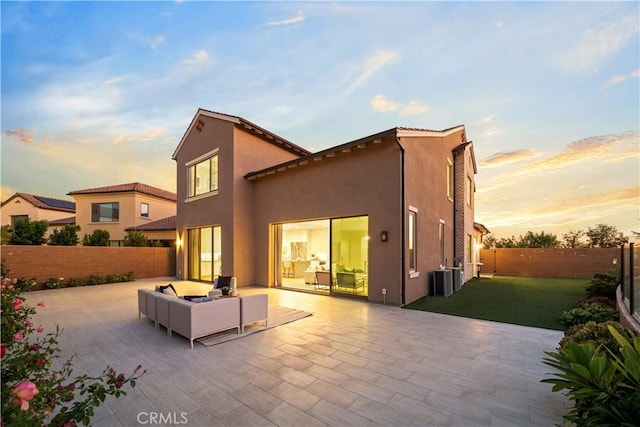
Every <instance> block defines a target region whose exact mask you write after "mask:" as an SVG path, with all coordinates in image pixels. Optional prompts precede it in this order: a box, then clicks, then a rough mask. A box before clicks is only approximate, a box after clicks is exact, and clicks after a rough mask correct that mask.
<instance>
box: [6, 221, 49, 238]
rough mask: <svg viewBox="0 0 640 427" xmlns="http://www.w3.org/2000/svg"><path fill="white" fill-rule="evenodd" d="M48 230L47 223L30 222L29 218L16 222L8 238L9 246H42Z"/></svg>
mask: <svg viewBox="0 0 640 427" xmlns="http://www.w3.org/2000/svg"><path fill="white" fill-rule="evenodd" d="M48 228H49V221H47V220H42V221H31V220H30V219H29V218H25V219H20V220H18V221H16V223H15V225H14V226H13V232H12V233H11V237H10V238H9V244H10V245H42V244H44V243H46V241H47V239H45V238H44V235H45V234H46V233H47V229H48Z"/></svg>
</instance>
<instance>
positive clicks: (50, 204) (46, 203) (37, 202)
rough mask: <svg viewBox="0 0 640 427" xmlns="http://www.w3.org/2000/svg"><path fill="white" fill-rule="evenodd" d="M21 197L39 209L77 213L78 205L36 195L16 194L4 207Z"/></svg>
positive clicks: (5, 202)
mask: <svg viewBox="0 0 640 427" xmlns="http://www.w3.org/2000/svg"><path fill="white" fill-rule="evenodd" d="M17 197H20V198H21V199H23V200H25V201H27V202H29V203H31V204H32V205H33V206H34V207H36V208H38V209H48V210H54V211H62V212H71V213H75V211H76V204H75V203H74V202H71V201H69V200H61V199H54V198H53V197H44V196H36V195H35V194H28V193H15V194H14V195H13V196H11V197H9V198H8V199H7V200H5V201H4V202H2V206H5V205H6V204H7V203H9V202H10V201H11V200H13V199H15V198H17Z"/></svg>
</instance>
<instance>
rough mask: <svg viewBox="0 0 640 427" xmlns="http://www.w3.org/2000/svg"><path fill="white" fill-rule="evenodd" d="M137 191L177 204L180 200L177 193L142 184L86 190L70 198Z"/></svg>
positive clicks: (79, 191) (76, 192)
mask: <svg viewBox="0 0 640 427" xmlns="http://www.w3.org/2000/svg"><path fill="white" fill-rule="evenodd" d="M131 191H135V192H138V193H142V194H146V195H149V196H154V197H159V198H161V199H166V200H171V201H172V202H175V201H177V200H178V197H177V196H176V193H172V192H170V191H166V190H162V189H160V188H156V187H152V186H151V185H147V184H142V183H139V182H132V183H129V184H120V185H109V186H107V187H96V188H87V189H85V190H76V191H70V192H69V193H67V194H69V195H70V196H72V195H75V194H100V193H128V192H131Z"/></svg>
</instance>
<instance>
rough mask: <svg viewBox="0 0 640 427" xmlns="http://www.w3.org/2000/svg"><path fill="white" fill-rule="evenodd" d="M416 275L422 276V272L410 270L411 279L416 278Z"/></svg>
mask: <svg viewBox="0 0 640 427" xmlns="http://www.w3.org/2000/svg"><path fill="white" fill-rule="evenodd" d="M416 277H420V272H419V271H410V272H409V279H415V278H416Z"/></svg>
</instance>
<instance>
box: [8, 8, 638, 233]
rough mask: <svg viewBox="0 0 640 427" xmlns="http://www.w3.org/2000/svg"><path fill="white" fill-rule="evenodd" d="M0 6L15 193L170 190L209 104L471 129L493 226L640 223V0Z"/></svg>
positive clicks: (364, 130) (309, 144) (281, 123)
mask: <svg viewBox="0 0 640 427" xmlns="http://www.w3.org/2000/svg"><path fill="white" fill-rule="evenodd" d="M0 7H1V24H2V25H1V37H2V38H1V42H2V46H1V47H2V51H1V60H2V62H1V67H2V86H1V103H2V104H1V110H2V116H1V138H2V139H1V144H2V149H1V157H2V159H1V166H2V169H1V179H2V182H1V185H2V200H5V199H6V198H7V197H9V196H11V195H12V194H13V193H15V192H17V191H20V192H26V193H31V194H36V195H42V196H48V197H55V198H61V199H69V200H72V199H71V197H70V196H67V195H66V194H67V193H68V192H70V191H74V190H79V189H85V188H91V187H98V186H106V185H115V184H123V183H128V182H143V183H145V184H149V185H153V186H156V187H160V188H163V189H166V190H169V191H174V192H175V191H176V188H175V186H176V184H175V183H176V165H175V162H174V161H173V160H172V159H171V155H172V153H173V151H174V150H175V148H176V146H177V144H178V142H179V141H180V138H181V137H182V135H183V134H184V132H185V131H186V129H187V127H188V125H189V123H190V121H191V119H192V118H193V116H194V114H195V113H196V111H197V109H198V108H205V109H208V110H213V111H217V112H222V113H227V114H231V115H234V116H240V117H243V118H245V119H247V120H249V121H251V122H253V123H256V124H258V125H260V126H261V127H263V128H266V129H268V130H270V131H272V132H273V133H276V134H278V135H279V136H281V137H283V138H286V139H288V140H290V141H292V142H294V143H296V144H297V145H300V146H302V147H305V148H307V149H309V150H311V151H318V150H322V149H325V148H328V147H331V146H335V145H338V144H342V143H345V142H348V141H352V140H355V139H358V138H361V137H364V136H368V135H371V134H374V133H377V132H380V131H383V130H387V129H390V128H393V127H396V126H403V127H418V128H425V129H435V130H439V129H447V128H450V127H453V126H457V125H461V124H462V125H465V127H466V132H467V138H468V139H469V140H472V141H473V143H474V150H475V156H476V160H477V164H478V174H477V175H476V186H477V192H476V218H475V219H476V221H477V222H480V223H482V224H484V225H485V226H486V227H487V228H489V229H490V230H491V231H492V232H493V234H494V235H495V236H496V237H508V236H511V235H516V236H518V235H520V234H525V233H526V232H527V231H529V230H532V231H536V232H539V231H545V232H549V233H555V234H557V235H558V237H559V238H560V236H561V234H562V233H564V232H566V231H567V230H569V229H583V230H586V229H587V228H589V227H593V226H595V225H596V224H598V223H605V224H609V225H614V226H616V227H617V228H618V229H619V230H620V231H622V232H624V233H625V235H630V234H631V231H632V230H634V231H639V230H640V225H639V221H640V202H639V199H640V148H639V146H640V87H639V82H640V79H639V78H640V42H639V40H640V4H639V3H638V2H635V1H634V2H615V3H614V2H601V3H598V2H570V3H569V2H566V3H565V2H533V3H526V2H473V3H467V2H270V1H262V2H196V1H194V2H190V1H184V2H183V1H178V2H168V1H167V2H35V3H31V2H7V1H2V2H1V3H0ZM444 176H445V173H444V171H443V177H444ZM443 180H444V178H443Z"/></svg>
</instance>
